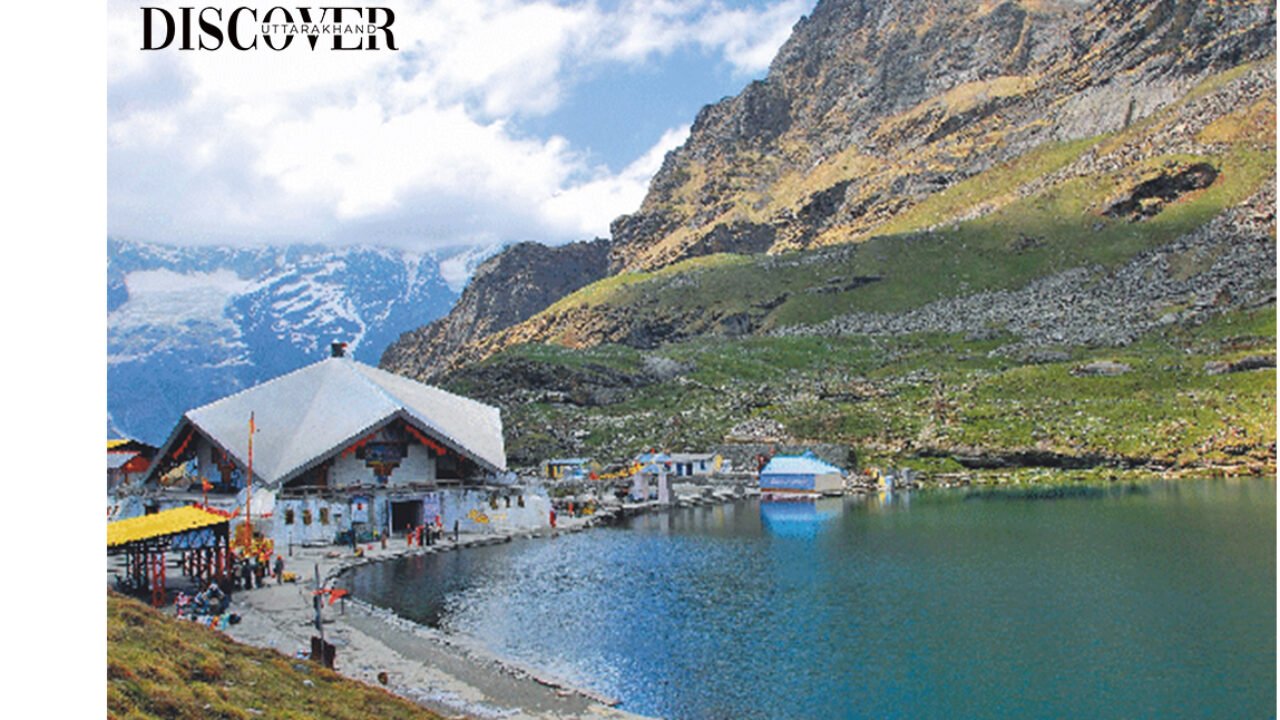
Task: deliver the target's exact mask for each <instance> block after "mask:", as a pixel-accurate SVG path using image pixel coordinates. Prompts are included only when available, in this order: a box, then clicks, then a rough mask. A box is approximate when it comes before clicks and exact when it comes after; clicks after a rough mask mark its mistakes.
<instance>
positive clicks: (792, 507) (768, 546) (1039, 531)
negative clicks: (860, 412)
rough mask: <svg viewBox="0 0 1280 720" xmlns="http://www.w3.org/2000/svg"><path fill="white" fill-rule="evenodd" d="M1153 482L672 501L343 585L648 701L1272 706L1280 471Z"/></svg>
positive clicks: (875, 711) (667, 712)
mask: <svg viewBox="0 0 1280 720" xmlns="http://www.w3.org/2000/svg"><path fill="white" fill-rule="evenodd" d="M1144 487H1145V488H1146V490H1145V491H1144V492H1137V493H1134V492H1129V491H1126V490H1124V489H1123V488H1119V487H1117V488H1116V490H1115V491H1111V490H1108V491H1107V492H1102V493H1090V492H1086V493H1075V494H1071V495H1068V496H1063V497H1059V498H1053V497H1043V498H1039V497H1037V498H1035V499H1036V500H1037V501H1036V502H1003V501H996V502H982V501H977V502H967V501H966V497H967V494H966V493H965V491H960V490H957V491H945V490H941V491H917V492H912V493H904V492H895V493H892V494H885V495H866V496H855V497H848V498H843V499H842V498H829V499H821V500H817V501H814V502H810V503H803V504H800V503H774V502H760V503H757V502H755V501H742V502H738V503H734V504H730V505H725V506H722V507H718V508H689V509H673V510H671V511H669V512H663V513H655V514H650V515H644V516H640V517H637V518H633V519H632V520H630V521H628V523H627V524H625V525H623V526H621V527H613V528H599V529H596V530H592V531H590V532H584V533H574V534H569V535H562V536H560V537H558V538H555V539H547V540H531V541H519V540H517V541H514V542H512V543H509V544H507V545H501V546H492V547H486V548H477V549H474V550H469V551H466V552H460V553H444V554H441V555H435V556H429V557H424V558H413V559H406V560H404V561H401V562H388V563H380V564H377V565H372V566H368V567H365V568H362V569H360V570H359V571H358V572H357V573H356V575H355V576H354V577H353V578H352V590H353V591H354V592H355V593H356V594H357V595H358V596H360V597H362V598H365V599H368V600H370V601H372V602H374V603H376V604H379V605H383V606H387V607H392V608H394V609H396V610H397V612H400V613H401V614H403V615H405V616H408V617H411V618H414V619H417V620H420V621H424V622H427V623H430V624H433V625H436V626H438V627H440V628H442V629H443V630H445V631H446V632H451V633H458V634H462V635H467V636H471V637H474V638H476V639H478V640H480V641H481V642H483V643H485V644H487V645H488V646H490V647H492V648H494V649H495V650H497V651H498V652H500V653H504V654H507V655H510V656H513V657H516V658H518V659H520V660H522V661H524V662H527V663H530V664H533V665H536V666H539V667H543V668H547V669H548V670H549V671H550V672H552V673H553V674H557V675H560V676H561V677H564V678H566V679H568V680H570V681H572V682H575V683H578V684H581V685H583V686H586V687H591V688H593V689H595V690H598V691H600V692H603V693H605V694H608V695H613V696H615V697H620V698H622V700H623V709H626V710H631V711H635V712H638V713H640V714H645V715H657V716H662V717H670V718H727V717H733V718H751V717H759V718H813V717H836V718H841V717H844V718H860V717H869V718H894V717H898V718H914V717H947V716H954V717H964V718H1000V717H1174V716H1186V714H1187V708H1196V710H1197V715H1199V716H1204V717H1268V716H1271V715H1272V713H1273V712H1274V707H1275V700H1276V695H1275V671H1276V665H1275V659H1276V655H1275V651H1276V646H1275V637H1276V624H1275V619H1276V616H1275V599H1276V593H1275V587H1276V584H1275V583H1276V575H1275V530H1276V524H1275V483H1274V481H1272V480H1269V479H1268V480H1255V481H1252V482H1216V481H1208V482H1203V483H1199V482H1192V481H1182V482H1179V483H1173V484H1169V485H1164V484H1158V483H1156V484H1151V485H1147V486H1144ZM980 497H982V498H983V499H986V498H987V497H991V498H992V499H995V498H994V496H981V495H980ZM1001 499H1004V498H1001Z"/></svg>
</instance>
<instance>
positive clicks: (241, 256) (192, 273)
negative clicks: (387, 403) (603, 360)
mask: <svg viewBox="0 0 1280 720" xmlns="http://www.w3.org/2000/svg"><path fill="white" fill-rule="evenodd" d="M487 255H488V253H487V252H484V251H477V250H475V249H466V250H458V251H455V252H447V251H442V252H438V253H427V254H413V253H408V252H403V251H399V250H388V249H382V248H342V249H333V248H324V247H320V246H304V245H291V246H286V247H265V248H249V249H245V248H229V247H171V246H165V245H158V244H150V243H141V242H133V241H120V240H114V239H108V241H107V313H108V314H107V413H108V418H107V430H108V433H110V434H112V435H123V436H128V437H134V438H138V439H141V440H145V441H147V442H152V443H157V444H158V443H160V442H163V441H164V439H165V437H166V435H167V434H168V432H169V431H170V430H171V429H172V428H173V426H174V425H175V424H176V423H177V421H178V418H179V417H181V415H182V413H183V412H185V411H186V410H188V409H190V408H193V407H197V406H199V405H202V404H204V403H207V402H211V401H213V400H216V399H218V398H220V397H223V396H225V395H228V394H230V393H233V392H236V391H237V390H241V389H243V388H246V387H250V386H252V385H254V384H255V383H258V382H261V381H263V380H267V379H270V378H272V377H274V376H276V375H280V374H282V373H286V372H289V371H291V370H295V369H297V368H299V367H301V366H303V365H305V364H307V363H310V362H313V361H315V360H318V359H320V358H323V357H324V356H325V355H327V354H328V352H329V344H330V343H331V342H333V341H335V340H340V341H344V342H346V343H348V352H349V353H351V354H352V355H353V356H354V357H355V358H357V359H359V360H361V361H363V362H367V363H370V364H377V362H378V358H379V356H380V355H381V354H382V351H383V350H384V349H385V348H386V347H387V345H389V344H390V343H392V342H393V341H394V340H395V339H396V338H397V337H398V336H399V335H400V333H402V332H404V331H406V330H411V329H413V328H416V327H419V326H421V325H424V324H426V323H428V322H430V321H432V320H434V319H436V318H437V317H440V316H441V315H443V314H445V313H446V312H448V310H449V308H450V307H451V306H452V305H453V303H454V301H455V300H457V298H458V293H459V291H460V290H461V285H462V283H464V282H465V280H466V277H467V276H468V275H469V274H470V272H471V270H473V269H474V268H475V265H476V264H478V263H479V262H480V261H481V260H483V259H484V257H486V256H487ZM442 266H443V271H442ZM446 276H447V277H446ZM246 421H247V419H246Z"/></svg>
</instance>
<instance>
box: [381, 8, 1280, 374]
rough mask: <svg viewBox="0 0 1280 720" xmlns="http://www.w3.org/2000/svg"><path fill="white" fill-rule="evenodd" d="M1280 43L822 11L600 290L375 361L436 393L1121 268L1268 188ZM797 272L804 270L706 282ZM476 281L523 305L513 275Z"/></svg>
mask: <svg viewBox="0 0 1280 720" xmlns="http://www.w3.org/2000/svg"><path fill="white" fill-rule="evenodd" d="M1274 37H1275V8H1274V6H1273V4H1271V3H1266V2H1252V1H1250V0H1232V1H1231V2H1209V1H1207V0H1204V1H1201V0H1099V1H1097V2H1092V3H1076V2H1069V1H1067V0H1022V1H1013V0H1010V1H1007V2H974V1H973V0H895V1H893V2H883V1H878V0H823V1H822V2H819V3H818V5H817V6H816V7H815V9H814V11H813V13H812V14H811V15H810V16H809V17H808V18H805V19H804V20H802V21H801V22H800V23H798V24H797V26H796V28H795V30H794V32H793V35H792V37H791V38H790V39H789V40H788V41H787V43H786V44H785V45H784V46H783V47H782V49H781V50H780V51H779V54H778V56H777V58H775V60H774V62H773V64H772V66H771V68H770V71H769V73H768V75H767V77H766V78H765V79H764V80H762V81H759V82H754V83H752V84H750V85H749V86H747V87H746V88H745V89H744V90H743V92H742V93H741V94H739V95H738V96H736V97H732V98H727V99H725V100H723V101H721V102H719V103H716V104H714V105H711V106H708V107H706V108H704V109H703V110H702V112H700V113H699V115H698V117H697V119H696V121H695V123H694V125H693V129H692V132H691V135H690V137H689V139H688V141H687V142H686V143H685V144H684V145H683V146H682V147H680V148H678V149H677V150H675V151H673V152H671V153H669V154H668V156H667V158H666V159H665V162H664V163H663V166H662V169H661V170H660V171H659V173H658V174H657V175H656V176H655V178H654V179H653V181H652V183H651V185H650V191H649V193H648V195H647V196H646V198H645V200H644V202H643V204H642V205H641V207H640V208H639V209H638V210H637V211H636V212H635V213H633V214H631V215H627V216H623V217H621V218H619V219H618V220H616V221H615V222H614V223H613V225H612V228H611V230H612V235H613V237H612V241H611V242H610V243H608V245H607V247H606V244H605V243H598V244H596V245H594V246H593V247H596V248H598V250H597V252H600V251H603V252H607V260H606V261H605V262H606V264H607V269H604V270H600V269H598V266H595V265H591V264H590V263H586V265H588V266H589V267H591V268H593V269H595V271H596V272H598V273H599V274H598V275H591V276H589V277H588V276H574V275H573V274H574V273H576V272H579V270H580V268H579V267H578V266H576V265H575V264H574V263H572V262H568V263H564V264H562V265H561V266H560V267H559V268H558V269H557V270H555V271H551V272H550V275H553V276H554V277H555V278H556V280H557V283H556V284H555V285H554V287H551V288H548V289H547V290H545V291H544V292H542V293H541V294H540V295H538V296H537V297H536V298H535V297H532V296H530V298H528V300H527V301H526V300H525V299H523V298H521V299H518V300H517V299H512V300H514V302H515V303H516V307H517V308H518V311H517V312H515V313H511V312H509V310H510V308H507V307H504V305H505V304H506V302H508V300H507V299H503V300H502V301H499V298H501V297H502V295H501V294H500V293H499V294H496V295H494V296H493V298H494V301H493V302H492V303H489V304H488V305H487V308H488V309H485V310H482V309H481V308H480V303H478V302H477V303H472V304H471V305H468V306H466V307H464V304H465V303H466V301H467V298H466V296H465V295H464V298H463V303H460V305H459V308H458V309H457V310H456V311H455V313H453V314H451V315H450V318H448V319H446V320H444V321H441V322H440V323H437V324H436V325H435V326H432V328H434V329H432V328H428V329H426V330H424V331H419V332H418V333H414V334H410V335H409V336H406V337H407V338H409V339H410V340H412V342H405V341H402V342H401V343H398V344H397V347H394V348H392V350H389V351H388V353H387V355H386V356H384V365H385V366H387V367H390V368H392V369H395V370H397V371H399V372H405V373H407V374H410V375H413V376H416V377H426V376H430V375H433V374H437V373H438V372H440V371H441V370H442V369H446V368H458V367H461V366H463V365H465V364H467V363H470V362H474V361H475V360H478V359H483V358H485V357H489V356H491V355H493V354H496V353H499V352H502V351H503V350H504V349H507V348H510V347H512V346H514V345H519V344H522V343H548V342H550V343H557V344H561V345H567V346H570V347H589V346H592V345H595V344H599V343H604V342H614V343H621V344H625V345H630V346H632V347H641V348H644V347H656V346H658V345H660V344H661V343H663V342H670V341H677V340H681V339H686V338H690V337H696V336H699V335H707V334H710V335H719V336H726V337H734V336H741V335H750V334H761V333H773V332H777V331H778V330H779V328H782V327H786V326H796V325H806V324H816V323H819V322H822V321H825V320H829V319H831V318H834V317H838V316H842V315H845V314H848V313H851V312H852V313H857V312H866V311H870V312H873V313H883V312H885V311H891V312H894V313H899V312H903V311H911V310H913V309H915V308H919V307H921V306H923V305H924V304H925V303H926V302H929V301H936V300H939V299H940V298H944V297H953V298H956V297H964V296H967V295H971V294H973V293H975V292H978V291H981V290H983V289H984V288H985V289H991V290H1009V289H1014V287H1011V285H1012V284H1014V283H1021V285H1017V287H1020V286H1025V285H1026V283H1027V282H1030V281H1033V280H1036V279H1037V278H1045V277H1049V276H1051V275H1053V274H1054V273H1060V272H1065V271H1068V270H1071V269H1072V268H1073V267H1085V266H1088V265H1089V264H1090V263H1094V264H1096V263H1099V262H1102V263H1109V264H1112V265H1114V264H1115V263H1118V262H1123V261H1125V260H1126V259H1128V258H1131V257H1134V256H1135V254H1136V253H1138V252H1140V251H1142V250H1144V249H1148V248H1152V247H1157V246H1160V245H1162V244H1165V243H1169V242H1172V241H1174V240H1175V239H1177V238H1178V237H1181V236H1182V235H1184V234H1186V233H1188V232H1191V231H1193V230H1195V229H1196V228H1197V227H1199V226H1201V225H1203V224H1204V223H1205V222H1207V221H1208V220H1209V219H1210V218H1212V217H1213V216H1214V215H1215V214H1217V213H1221V212H1223V211H1225V210H1226V209H1227V208H1228V207H1230V206H1232V205H1234V204H1237V203H1241V202H1244V201H1245V200H1246V199H1247V198H1250V197H1254V196H1256V194H1257V193H1258V192H1260V183H1261V182H1263V180H1262V178H1264V177H1265V176H1267V174H1268V173H1267V172H1263V171H1265V170H1267V168H1266V167H1265V166H1267V164H1268V163H1270V169H1271V172H1273V170H1274V122H1275V121H1274V117H1275V77H1274V72H1272V69H1271V66H1272V64H1273V62H1272V61H1271V60H1270V59H1268V58H1269V57H1271V56H1273V55H1274V51H1275V40H1274ZM1258 158H1262V159H1261V160H1259V159H1258ZM1266 158H1271V159H1270V160H1267V159H1266ZM1197 168H1198V169H1197ZM1186 173H1191V174H1190V175H1187V177H1188V178H1191V179H1192V180H1195V181H1196V182H1194V183H1191V185H1188V186H1187V187H1186V188H1182V189H1180V190H1177V189H1176V188H1174V186H1178V187H1181V186H1180V185H1179V184H1178V183H1179V181H1176V178H1177V177H1181V175H1182V174H1186ZM1162 178H1175V180H1169V182H1166V181H1165V180H1164V179H1162ZM1188 182H1191V181H1190V180H1188ZM1166 185H1168V186H1169V187H1168V188H1166V187H1165V186H1166ZM1157 186H1158V187H1157ZM1166 190H1167V191H1168V192H1166ZM1174 190H1176V192H1175V191H1174ZM1166 196H1167V197H1166ZM1206 198H1207V199H1206ZM1126 203H1127V204H1126ZM1130 205H1132V207H1130ZM1125 208H1128V210H1125ZM1169 209H1172V210H1171V211H1167V210H1169ZM1162 213H1163V214H1162ZM1269 222H1270V225H1269V226H1268V227H1270V228H1274V218H1272V219H1271V220H1270V221H1269ZM1137 223H1141V224H1142V225H1141V226H1140V227H1139V226H1138V225H1136V224H1137ZM1130 224H1133V225H1130ZM1130 227H1133V228H1137V229H1135V230H1133V231H1132V232H1130V231H1129V230H1128V229H1127V228H1130ZM832 246H838V247H839V248H849V249H850V250H849V251H847V252H846V251H844V250H843V249H841V250H839V251H838V252H836V254H835V255H829V254H826V251H825V250H823V248H830V247H832ZM975 246H984V247H986V248H987V249H988V250H990V251H991V253H992V254H991V255H990V256H987V257H982V256H978V255H975ZM930 248H931V249H930ZM832 249H833V250H835V248H832ZM855 249H856V250H855ZM788 251H805V252H809V253H813V254H812V255H804V256H801V257H800V258H799V259H796V260H794V261H787V262H785V263H782V265H781V266H779V267H777V268H775V267H774V266H773V265H771V264H770V263H761V262H755V261H752V262H751V263H747V264H746V265H743V264H741V263H739V264H737V265H733V266H732V267H726V265H725V263H724V262H720V261H718V260H717V259H716V258H706V259H707V260H708V262H709V263H710V262H711V261H715V262H716V263H717V264H716V265H715V266H714V267H711V266H710V265H708V266H706V267H704V266H703V265H699V264H698V263H696V262H692V261H691V258H698V257H700V256H710V255H716V254H722V253H736V254H741V255H758V254H760V253H769V254H771V255H777V254H779V253H784V252H788ZM926 251H927V252H926ZM529 252H532V251H529ZM968 256H973V257H977V258H978V260H976V261H975V262H976V263H978V264H981V265H984V267H978V268H971V267H968V266H966V265H965V258H966V257H968ZM717 257H724V256H722V255H717ZM895 257H898V258H899V259H901V258H908V257H910V258H919V260H918V261H917V260H913V261H912V262H905V261H904V262H898V263H897V265H895V261H894V258H895ZM517 259H518V258H516V257H512V258H510V262H508V263H505V264H504V268H508V269H504V270H503V271H502V273H507V272H510V273H512V275H511V277H515V273H516V272H517V268H518V266H519V264H518V263H517V262H516V260H517ZM913 262H914V263H915V264H914V265H913V264H912V263H913ZM921 263H927V264H921ZM1073 263H1075V264H1073ZM730 264H731V265H732V263H730ZM993 265H994V267H993ZM1005 265H1007V266H1008V270H1009V272H1007V273H1004V272H1001V271H1000V268H1001V267H1003V266H1005ZM837 266H838V271H835V270H833V271H832V272H826V271H825V270H823V268H833V267H837ZM806 267H807V268H808V270H804V269H803V268H806ZM944 268H945V269H946V272H947V273H948V274H944V275H937V274H935V275H931V276H928V277H922V276H921V273H922V272H924V273H929V272H932V273H937V272H940V271H941V270H942V269H944ZM806 272H807V273H808V274H807V275H806ZM735 273H736V274H735ZM605 274H608V275H610V276H612V277H611V278H610V279H609V281H608V282H607V283H600V284H598V285H593V286H591V287H590V288H586V289H585V290H582V291H581V292H579V293H577V294H574V295H572V296H569V297H564V296H565V294H567V293H569V292H571V291H573V290H575V289H577V288H579V287H582V286H584V285H586V284H587V283H588V282H590V281H592V280H595V279H596V278H598V277H602V276H603V275H605ZM784 276H785V280H784V279H783V278H784ZM485 283H486V285H488V286H489V287H491V288H504V290H502V292H505V291H506V289H508V288H509V287H510V286H511V285H513V284H517V283H509V282H507V281H506V280H503V279H502V275H501V274H500V273H499V272H498V271H497V269H496V268H495V271H494V274H493V275H491V276H489V277H488V278H486V280H485ZM921 283H926V284H928V283H932V284H936V285H937V286H938V288H940V289H938V290H937V291H932V290H931V291H929V292H921V291H920V290H919V289H918V287H915V286H919V285H920V284H921ZM1193 284H1194V283H1193ZM1188 291H1189V292H1192V293H1194V292H1195V291H1196V288H1194V287H1193V288H1190V289H1189V290H1188ZM489 292H492V291H491V290H485V291H484V292H483V293H481V294H486V293H489ZM538 302H543V303H545V305H544V308H545V309H544V308H536V309H535V308H534V307H533V306H534V305H536V304H537V303H538ZM553 302H554V304H552V303H553ZM546 306H550V307H546ZM1142 312H1144V313H1145V312H1146V310H1145V309H1143V310H1142ZM449 328H451V329H449ZM447 329H449V330H448V332H447V334H446V330H447ZM941 329H942V330H944V331H945V330H946V329H947V328H941ZM414 338H416V340H414Z"/></svg>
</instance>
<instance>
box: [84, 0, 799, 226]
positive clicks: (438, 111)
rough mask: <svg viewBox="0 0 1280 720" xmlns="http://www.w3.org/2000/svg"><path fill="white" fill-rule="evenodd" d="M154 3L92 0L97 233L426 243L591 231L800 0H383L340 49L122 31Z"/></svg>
mask: <svg viewBox="0 0 1280 720" xmlns="http://www.w3.org/2000/svg"><path fill="white" fill-rule="evenodd" d="M155 4H156V3H154V2H146V3H143V2H127V1H126V0H111V2H110V3H109V5H108V11H107V30H108V32H107V37H108V103H107V104H108V116H107V153H108V167H107V175H108V185H107V191H108V197H107V205H108V207H107V212H108V233H109V234H111V235H112V236H115V237H121V238H126V239H137V240H149V241H157V242H166V243H174V244H202V243H204V244H211V243H218V244H240V245H257V244H265V243H286V242H322V243H329V244H336V245H338V244H354V243H363V244H379V245H388V246H395V247H404V248H411V249H416V250H428V249H432V248H442V247H457V246H464V245H493V244H497V243H504V242H511V241H519V240H539V241H542V242H547V243H553V244H554V243H561V242H568V241H572V240H579V239H586V238H590V237H594V236H604V235H606V234H607V232H608V225H609V222H610V221H611V220H612V219H613V218H615V217H617V216H618V215H620V214H622V213H626V212H630V211H633V210H635V209H636V208H637V207H638V205H639V203H640V201H641V199H642V198H643V196H644V191H645V189H646V187H647V185H648V181H649V179H650V178H651V177H652V175H653V173H654V172H656V170H657V169H658V167H659V165H660V164H661V161H662V157H663V155H664V154H665V153H666V151H668V150H670V149H672V148H674V147H676V146H678V145H679V144H680V143H681V142H683V141H684V139H685V138H686V137H687V134H688V126H689V124H690V123H691V122H692V121H693V118H694V116H695V115H696V113H697V111H698V110H699V109H700V108H701V107H702V106H703V105H705V104H707V103H710V102H714V101H716V100H718V99H720V98H722V97H724V96H726V95H733V94H736V93H737V92H738V91H740V90H741V88H742V87H743V86H744V85H745V84H746V83H747V82H749V81H750V80H752V79H755V78H759V77H763V76H764V74H765V73H766V71H767V68H768V63H769V61H770V60H771V59H772V57H773V55H774V54H775V52H776V51H777V48H778V47H779V46H780V45H781V44H782V42H783V41H784V40H785V39H786V38H787V36H788V35H789V33H790V29H791V28H792V26H793V25H794V24H795V22H796V21H797V20H799V19H800V18H801V17H802V16H803V15H804V14H806V13H808V12H809V11H810V10H811V9H812V5H813V0H751V1H748V2H733V3H730V2H724V1H722V0H618V1H614V2H604V1H603V0H562V1H561V2H548V1H545V0H544V1H538V2H530V1H525V0H468V1H467V2H460V1H459V0H438V1H418V0H406V1H404V2H394V1H388V2H382V3H379V4H383V5H386V6H388V7H391V8H392V9H393V10H394V11H395V13H396V20H395V23H394V25H393V29H394V31H395V33H396V40H397V42H398V44H399V48H400V50H399V52H386V51H380V52H362V53H339V52H333V51H325V50H317V51H311V50H308V49H306V48H305V47H304V46H302V45H301V43H298V44H296V45H297V47H292V48H290V49H288V50H285V51H283V52H271V51H251V52H238V51H234V50H232V49H230V48H224V49H221V50H218V51H215V52H180V51H177V50H176V49H173V48H170V49H166V50H159V51H143V50H140V49H138V48H139V47H140V46H141V35H142V11H141V7H142V6H143V5H155ZM179 4H180V3H177V2H173V3H168V4H165V3H160V6H161V7H169V8H175V7H177V6H178V5H179ZM228 7H230V6H228ZM266 7H268V6H267V5H264V6H263V8H264V9H265V8H266ZM174 12H175V14H177V13H176V11H174Z"/></svg>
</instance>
